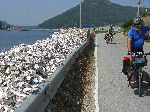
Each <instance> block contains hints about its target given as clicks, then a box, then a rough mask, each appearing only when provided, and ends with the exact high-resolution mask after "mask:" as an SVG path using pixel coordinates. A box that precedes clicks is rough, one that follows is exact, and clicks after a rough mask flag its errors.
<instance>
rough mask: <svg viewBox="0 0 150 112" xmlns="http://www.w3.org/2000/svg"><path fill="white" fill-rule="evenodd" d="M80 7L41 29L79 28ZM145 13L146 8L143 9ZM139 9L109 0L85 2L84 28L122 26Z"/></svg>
mask: <svg viewBox="0 0 150 112" xmlns="http://www.w3.org/2000/svg"><path fill="white" fill-rule="evenodd" d="M79 9H80V6H79V5H77V6H76V7H73V8H71V9H69V10H67V11H66V12H64V13H62V14H60V15H58V16H55V17H53V18H50V19H48V20H46V21H44V22H43V23H41V24H39V27H41V28H61V27H74V26H75V27H79V12H80V10H79ZM142 10H143V11H145V8H143V9H142ZM136 13H137V8H136V7H130V6H121V5H118V4H115V3H111V2H110V1H109V0H84V2H83V3H82V26H101V25H108V24H113V25H122V24H124V23H125V22H127V21H129V20H130V19H132V18H134V17H136Z"/></svg>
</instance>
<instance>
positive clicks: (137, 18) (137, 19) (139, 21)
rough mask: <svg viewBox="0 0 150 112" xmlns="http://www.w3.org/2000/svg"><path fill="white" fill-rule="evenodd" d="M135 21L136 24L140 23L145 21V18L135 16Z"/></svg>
mask: <svg viewBox="0 0 150 112" xmlns="http://www.w3.org/2000/svg"><path fill="white" fill-rule="evenodd" d="M133 22H134V25H140V24H142V23H143V18H142V17H136V18H134V20H133Z"/></svg>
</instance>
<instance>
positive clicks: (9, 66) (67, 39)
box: [0, 28, 87, 112]
mask: <svg viewBox="0 0 150 112" xmlns="http://www.w3.org/2000/svg"><path fill="white" fill-rule="evenodd" d="M86 39H87V30H86V29H77V28H69V29H60V31H59V32H54V34H53V35H52V36H51V38H47V39H46V40H37V42H36V43H35V44H33V45H26V44H21V45H19V46H15V47H14V48H11V50H9V51H6V52H1V53H0V87H1V88H0V112H13V111H14V110H15V109H16V108H17V107H18V106H19V105H20V104H21V103H22V102H23V101H24V100H25V99H26V98H27V97H28V95H30V94H31V93H32V92H34V91H36V90H37V89H38V86H39V84H41V83H42V82H43V81H44V80H45V79H47V78H48V77H49V76H50V75H51V74H52V73H53V72H54V71H55V70H56V69H57V68H58V67H59V66H60V65H61V64H62V63H63V61H64V60H65V59H66V58H67V57H68V56H69V54H71V53H72V52H73V51H74V50H75V49H76V48H79V47H80V46H81V45H82V44H83V43H84V42H85V41H86Z"/></svg>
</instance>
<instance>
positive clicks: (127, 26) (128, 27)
mask: <svg viewBox="0 0 150 112" xmlns="http://www.w3.org/2000/svg"><path fill="white" fill-rule="evenodd" d="M141 15H142V17H147V16H150V11H147V12H144V13H142V14H141ZM132 26H134V24H133V20H132V19H131V20H130V21H128V22H126V23H125V24H124V25H123V26H122V27H123V29H124V30H123V33H124V34H126V33H127V32H128V31H129V29H130V28H131V27H132Z"/></svg>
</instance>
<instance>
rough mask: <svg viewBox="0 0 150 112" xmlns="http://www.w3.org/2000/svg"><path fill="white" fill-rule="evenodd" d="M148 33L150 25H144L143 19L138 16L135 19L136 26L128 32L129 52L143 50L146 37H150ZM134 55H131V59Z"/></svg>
mask: <svg viewBox="0 0 150 112" xmlns="http://www.w3.org/2000/svg"><path fill="white" fill-rule="evenodd" d="M147 33H149V34H150V27H149V26H144V25H143V19H142V18H141V17H137V18H135V19H134V27H133V28H131V29H130V30H129V32H128V39H127V44H128V45H127V46H128V53H129V54H133V53H134V52H143V45H144V40H145V39H150V38H148V35H146V34H147ZM132 59H133V57H132V56H131V60H132Z"/></svg>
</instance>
